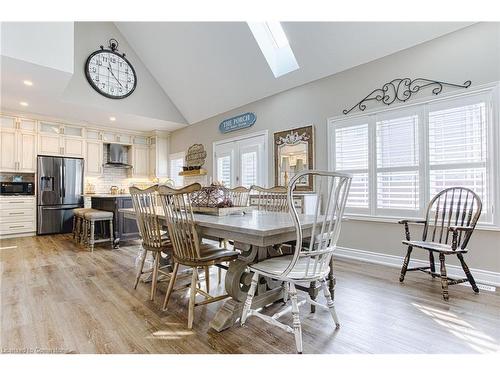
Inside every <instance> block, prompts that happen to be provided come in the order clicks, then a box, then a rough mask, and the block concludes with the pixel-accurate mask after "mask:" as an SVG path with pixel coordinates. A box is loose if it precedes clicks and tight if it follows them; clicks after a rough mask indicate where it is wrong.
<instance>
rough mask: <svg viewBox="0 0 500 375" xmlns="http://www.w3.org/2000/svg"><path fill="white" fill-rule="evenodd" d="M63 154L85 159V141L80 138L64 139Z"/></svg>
mask: <svg viewBox="0 0 500 375" xmlns="http://www.w3.org/2000/svg"><path fill="white" fill-rule="evenodd" d="M63 154H64V156H72V157H75V158H83V157H84V156H85V141H84V140H83V139H78V138H71V137H64V140H63Z"/></svg>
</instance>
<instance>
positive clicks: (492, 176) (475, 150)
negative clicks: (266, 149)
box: [329, 88, 500, 226]
mask: <svg viewBox="0 0 500 375" xmlns="http://www.w3.org/2000/svg"><path fill="white" fill-rule="evenodd" d="M499 95H500V94H499V92H498V89H497V88H495V89H491V90H490V89H488V90H485V91H484V92H483V93H473V94H468V95H463V96H460V97H454V98H453V99H444V100H434V101H432V102H429V103H424V104H419V105H414V106H405V107H404V108H399V109H395V110H393V109H391V110H385V111H381V112H380V113H373V114H370V115H364V116H360V117H357V116H354V117H352V118H347V119H331V120H329V135H330V137H331V139H330V143H329V147H331V149H330V150H329V151H330V154H329V155H330V157H331V164H330V166H331V167H332V168H333V169H335V170H339V171H344V172H348V173H351V174H352V175H353V181H352V188H351V192H350V194H349V197H348V206H347V209H346V211H347V212H348V213H351V214H361V215H367V214H369V215H372V216H386V217H387V216H389V217H397V218H402V217H412V216H413V217H423V216H424V215H425V211H426V209H427V205H428V203H429V201H430V200H431V199H432V198H433V197H434V196H435V195H436V194H437V193H439V192H440V191H441V190H443V189H445V188H448V187H454V186H455V187H467V188H470V189H471V190H473V191H474V192H475V193H477V194H478V195H479V197H480V198H481V201H482V203H483V209H482V214H481V218H480V223H482V224H483V225H484V224H486V225H488V224H489V225H491V224H494V225H496V226H499V225H500V214H499V213H497V212H496V211H498V210H495V209H494V207H495V206H498V205H499V203H500V202H499V199H500V193H499V192H498V188H496V189H494V188H493V187H495V181H500V175H499V173H500V160H497V159H499V158H498V157H496V155H498V153H499V152H500V151H498V150H497V149H500V144H499V142H500V126H499V124H498V115H497V114H498V113H499V112H498V110H499V108H498V105H499V99H498V96H499Z"/></svg>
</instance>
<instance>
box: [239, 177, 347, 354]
mask: <svg viewBox="0 0 500 375" xmlns="http://www.w3.org/2000/svg"><path fill="white" fill-rule="evenodd" d="M303 177H308V178H309V179H314V186H315V187H316V193H315V194H316V195H317V199H316V207H315V210H314V215H311V216H312V217H313V219H312V223H311V217H310V216H309V217H307V219H308V224H307V225H305V224H304V221H305V219H306V218H305V217H304V215H299V213H298V212H297V209H296V208H295V206H294V202H293V192H294V189H295V185H296V184H297V183H298V181H299V180H300V179H301V178H303ZM350 185H351V176H350V175H348V174H344V173H337V172H327V171H304V172H301V173H298V174H296V175H295V176H294V177H293V178H292V180H291V181H290V185H289V186H288V190H287V206H288V210H289V212H290V216H291V219H292V221H293V223H294V225H295V230H296V234H297V238H296V241H295V251H294V253H293V255H286V256H281V257H275V258H268V259H266V260H264V261H262V262H258V263H255V264H252V265H250V266H249V267H248V268H249V269H250V271H252V272H253V273H254V275H253V278H252V283H251V286H250V290H249V292H248V296H247V299H246V301H245V305H244V308H243V312H242V317H241V324H244V323H245V321H246V319H247V318H248V316H250V315H255V316H257V317H260V318H262V319H264V320H265V321H267V322H269V323H271V324H274V325H276V326H278V327H280V328H283V329H285V330H286V331H288V332H293V333H294V334H295V344H296V347H297V352H299V353H301V352H302V329H301V325H300V319H299V310H298V306H299V305H300V304H302V303H304V302H306V301H307V302H309V303H310V304H311V305H314V306H319V307H322V308H327V309H329V310H330V313H331V315H332V318H333V320H334V322H335V324H336V326H337V327H338V326H339V322H338V318H337V314H336V312H335V306H334V303H333V300H332V298H331V295H330V291H329V289H328V286H327V283H326V277H327V275H328V273H329V271H330V267H332V262H331V260H332V254H333V251H334V250H335V248H336V245H337V240H338V238H339V234H340V228H341V223H342V220H341V219H342V217H343V214H344V208H345V205H346V201H347V196H348V194H349V188H350ZM321 202H323V203H324V204H323V207H322V208H321V207H320V206H321ZM261 276H263V277H269V278H272V279H275V280H280V281H283V282H284V287H285V291H286V293H287V294H288V293H289V294H290V299H291V303H292V304H291V306H290V307H288V308H286V309H285V310H283V311H282V312H279V313H276V314H274V315H273V316H272V317H270V316H267V315H264V314H261V313H260V312H258V311H255V310H252V309H251V305H252V299H253V297H254V294H255V290H256V287H257V284H258V281H259V277H261ZM317 281H319V282H321V284H322V289H323V292H324V296H325V298H326V301H327V304H326V305H323V304H321V303H319V302H317V301H314V300H312V299H311V298H310V297H309V295H307V296H306V300H304V301H301V302H300V303H298V302H297V290H296V287H295V284H296V283H307V282H317ZM290 310H291V311H292V316H293V328H291V327H289V326H287V325H284V324H282V323H280V322H279V321H277V319H278V318H280V317H281V316H283V315H284V314H285V313H287V312H289V311H290Z"/></svg>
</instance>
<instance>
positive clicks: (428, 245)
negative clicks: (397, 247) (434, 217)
mask: <svg viewBox="0 0 500 375" xmlns="http://www.w3.org/2000/svg"><path fill="white" fill-rule="evenodd" d="M403 244H405V245H409V246H413V247H418V248H421V249H425V250H428V251H435V252H438V253H445V254H458V253H466V252H467V251H468V250H467V249H460V248H459V249H456V250H452V248H451V245H448V244H445V243H439V242H430V241H407V240H404V241H403Z"/></svg>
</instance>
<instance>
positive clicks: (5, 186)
mask: <svg viewBox="0 0 500 375" xmlns="http://www.w3.org/2000/svg"><path fill="white" fill-rule="evenodd" d="M0 194H1V195H35V184H34V183H33V182H7V181H5V182H0Z"/></svg>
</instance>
